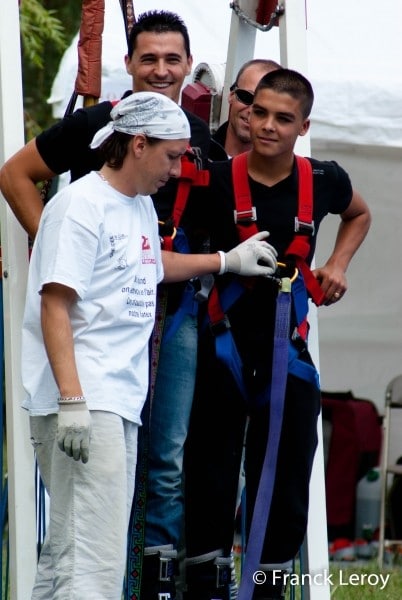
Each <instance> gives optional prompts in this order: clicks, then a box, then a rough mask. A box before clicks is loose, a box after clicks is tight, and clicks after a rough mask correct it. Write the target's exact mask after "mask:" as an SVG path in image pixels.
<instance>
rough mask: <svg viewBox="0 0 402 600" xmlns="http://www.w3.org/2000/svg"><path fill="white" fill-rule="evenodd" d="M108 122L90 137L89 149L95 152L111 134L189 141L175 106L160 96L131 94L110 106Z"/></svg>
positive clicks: (181, 114)
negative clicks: (109, 119)
mask: <svg viewBox="0 0 402 600" xmlns="http://www.w3.org/2000/svg"><path fill="white" fill-rule="evenodd" d="M110 118H111V119H112V120H111V121H110V122H109V123H108V124H107V125H105V127H102V129H100V130H99V131H98V132H97V133H96V134H95V135H94V138H93V140H92V142H91V148H98V147H99V146H100V145H101V144H102V143H103V142H104V141H105V140H106V139H107V138H108V137H109V136H110V135H112V133H113V131H120V132H122V133H128V134H129V135H136V134H138V133H143V134H144V135H147V136H148V137H153V138H157V139H161V140H183V139H187V138H190V125H189V122H188V120H187V117H186V115H185V114H184V112H183V111H182V109H181V108H180V106H178V105H177V104H176V102H173V100H170V98H167V97H166V96H164V95H163V94H156V93H154V92H134V93H133V94H131V95H130V96H128V97H127V98H124V100H120V102H118V103H117V104H116V106H114V108H113V109H112V111H111V113H110Z"/></svg>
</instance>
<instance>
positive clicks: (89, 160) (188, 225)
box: [36, 94, 210, 312]
mask: <svg viewBox="0 0 402 600" xmlns="http://www.w3.org/2000/svg"><path fill="white" fill-rule="evenodd" d="M126 95H127V94H126ZM112 107H113V105H112V103H111V102H108V101H105V102H101V103H99V104H97V105H95V106H91V107H89V108H81V109H78V110H76V111H75V112H74V113H72V114H71V115H68V116H66V117H64V118H63V119H61V120H60V121H59V122H57V123H55V124H54V125H53V126H52V127H50V128H49V129H47V130H45V131H43V132H42V133H40V134H39V135H38V136H37V138H36V146H37V149H38V152H39V154H40V155H41V157H42V159H43V160H44V162H45V163H46V164H47V166H48V167H49V168H50V169H51V170H52V171H53V172H54V173H56V174H61V173H65V172H67V171H70V173H71V181H75V180H76V179H79V178H80V177H82V176H83V175H85V174H86V173H89V172H90V171H98V170H99V169H100V168H101V166H102V164H103V160H102V158H101V156H100V153H99V151H98V150H92V149H91V148H90V143H91V141H92V139H93V136H94V135H95V133H96V132H97V131H98V130H99V129H100V128H101V127H103V126H104V125H106V124H107V123H108V122H109V121H110V111H111V110H112ZM183 110H184V109H183ZM184 112H185V114H186V116H187V118H188V121H189V123H190V129H191V139H190V145H191V146H192V147H198V148H199V149H200V151H201V156H202V159H203V162H204V166H205V165H206V164H207V161H208V158H207V157H208V152H209V145H210V132H209V128H208V125H207V124H206V123H205V121H203V120H202V119H200V118H199V117H197V116H196V115H194V114H192V113H190V112H188V111H187V110H184ZM177 185H178V181H177V180H176V179H173V178H172V179H170V180H169V181H168V183H167V184H166V185H165V186H164V187H162V188H160V190H159V191H158V193H157V194H155V195H153V196H152V199H153V202H154V206H155V210H156V213H157V215H158V219H159V220H160V221H166V220H167V219H168V218H169V217H170V216H171V214H172V209H173V205H174V201H175V198H176V192H177ZM181 225H182V227H183V229H184V231H185V234H186V236H187V239H188V242H189V245H190V248H191V250H192V251H193V252H196V251H199V250H200V244H201V243H202V240H200V237H199V231H198V224H197V223H194V222H192V221H191V219H189V218H186V220H185V222H184V221H183V223H182V224H181ZM184 285H185V284H182V283H179V284H171V285H169V289H170V292H169V305H168V312H173V311H174V310H175V309H176V308H177V306H178V302H179V300H180V296H181V290H182V289H183V286H184Z"/></svg>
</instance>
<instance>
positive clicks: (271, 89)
mask: <svg viewBox="0 0 402 600" xmlns="http://www.w3.org/2000/svg"><path fill="white" fill-rule="evenodd" d="M312 104H313V90H312V87H311V85H310V83H309V82H308V81H307V80H306V78H305V77H303V76H302V75H301V74H299V73H297V72H295V71H292V70H289V69H280V70H276V71H273V72H271V73H268V74H267V75H265V76H264V77H263V78H262V80H261V81H260V83H259V84H258V86H257V88H256V91H255V96H254V101H253V105H252V108H251V115H250V135H251V141H252V144H253V146H252V149H251V150H250V152H249V153H248V154H246V155H245V156H243V155H240V157H238V158H237V159H235V160H236V161H237V160H240V163H237V164H236V165H235V167H234V169H233V160H231V161H229V162H227V163H215V164H212V165H211V167H210V174H211V179H210V187H209V190H208V194H209V203H210V204H209V205H210V209H209V214H210V219H211V228H212V233H211V250H212V251H213V250H214V249H216V248H217V247H218V246H219V247H220V246H222V247H223V248H230V247H231V246H233V244H234V243H236V242H237V241H238V240H239V237H247V235H248V233H250V234H251V233H252V232H254V231H255V226H257V228H258V229H260V230H262V229H264V230H265V229H266V230H267V231H269V232H270V237H269V242H270V244H272V246H273V247H274V248H275V249H276V250H277V252H278V261H279V262H280V263H283V265H284V266H283V267H281V268H280V269H279V271H278V273H277V277H278V278H277V279H276V278H272V279H266V280H264V281H262V280H261V281H255V282H254V283H253V285H248V284H247V282H241V281H239V278H233V277H231V276H226V275H225V276H223V277H219V278H217V280H216V288H215V289H214V293H213V294H212V296H211V297H212V300H211V302H210V308H209V314H208V315H206V316H205V320H204V323H203V330H202V332H201V334H200V342H199V354H198V376H197V382H196V391H195V398H194V402H193V411H192V415H191V422H190V429H189V436H188V439H187V444H186V452H185V472H186V478H185V483H186V488H185V498H186V506H185V517H186V550H187V566H186V577H187V596H186V598H187V599H188V600H211V599H214V600H215V599H221V600H229V598H230V595H229V594H230V591H229V587H230V585H229V584H230V551H231V547H232V542H233V533H234V515H235V506H236V493H237V487H238V476H239V465H240V461H241V456H242V448H243V441H244V435H245V430H246V423H248V425H247V433H246V454H245V473H246V500H245V507H244V506H243V509H244V510H245V511H246V519H247V527H246V529H247V532H248V539H247V548H246V555H245V563H244V570H243V577H242V581H241V583H240V589H239V600H251V598H252V599H253V600H256V599H258V600H271V599H280V598H284V593H285V592H284V580H285V577H284V575H285V574H286V572H287V571H288V569H289V568H290V567H291V564H292V560H293V558H294V557H295V556H296V554H297V552H298V550H299V548H300V546H301V544H302V542H303V539H304V536H305V532H306V526H307V514H308V495H309V480H310V474H311V468H312V463H313V458H314V453H315V449H316V445H317V416H318V414H319V411H320V391H319V387H318V377H317V373H316V371H315V368H314V365H313V363H312V360H311V357H310V354H309V352H308V347H307V333H308V326H307V324H306V321H305V316H306V310H307V299H306V295H304V294H305V287H304V285H301V287H300V283H303V280H301V279H300V278H297V277H296V275H297V273H299V272H300V271H303V272H304V273H305V277H306V278H307V279H305V281H307V280H308V270H307V269H306V266H307V265H309V264H310V263H311V260H312V257H313V254H314V250H315V244H316V236H317V232H318V229H319V226H320V222H321V220H322V219H323V218H324V217H325V216H326V215H327V214H328V213H334V214H339V215H340V219H341V221H340V226H339V230H338V235H337V237H336V240H335V244H334V250H333V252H332V254H331V256H330V257H329V258H328V260H327V262H326V263H325V265H324V266H322V267H320V268H317V269H315V270H314V271H313V273H312V274H311V276H312V284H311V288H312V289H313V288H315V289H314V290H313V294H314V297H315V298H316V301H317V303H323V304H327V305H330V304H332V303H334V302H337V301H338V300H339V299H340V298H342V296H343V294H344V293H345V292H346V290H347V280H346V275H345V273H346V270H347V268H348V265H349V263H350V261H351V259H352V257H353V255H354V254H355V252H356V251H357V249H358V248H359V246H360V244H361V243H362V241H363V240H364V238H365V236H366V234H367V231H368V229H369V225H370V213H369V209H368V207H367V205H366V203H365V202H364V200H363V199H362V197H361V196H360V195H359V194H358V193H357V192H356V191H354V190H353V189H352V186H351V183H350V180H349V177H348V175H347V173H346V172H345V171H344V170H343V169H342V168H341V167H340V166H339V165H338V164H336V163H335V162H333V161H328V162H327V161H318V160H315V159H308V161H307V168H305V167H306V163H305V162H303V161H301V163H300V165H299V164H298V161H296V158H295V155H294V146H295V143H296V140H297V138H298V136H299V135H300V136H303V135H305V134H306V133H307V131H308V129H309V114H310V111H311V108H312ZM310 165H311V169H310V170H309V169H308V166H310ZM239 170H240V174H239ZM234 182H235V183H234ZM309 185H310V187H311V188H312V198H310V199H309V198H308V197H306V193H307V194H308V187H309ZM239 186H241V189H240V190H239V189H235V188H239ZM248 188H249V189H248ZM300 191H301V192H302V198H301V199H300V200H299V192H300ZM237 192H240V195H241V196H242V198H241V199H240V200H239V202H240V204H237V203H236V201H235V193H237ZM248 196H249V199H251V200H250V202H249V203H248V204H247V197H248ZM242 201H243V206H242V205H241V202H242ZM310 209H311V213H312V214H311V215H310V216H309V215H308V213H309V210H310ZM233 214H235V219H234V218H233ZM247 228H249V230H250V231H249V232H248V231H247ZM298 238H300V240H299V242H298V241H297V240H298ZM291 245H293V248H292V250H291V251H292V255H288V249H289V247H290V246H291ZM306 245H307V246H306ZM295 246H296V249H295ZM303 254H304V258H302V255H303ZM293 279H294V282H293V283H290V281H291V280H293ZM317 284H319V285H317ZM215 290H217V293H216V294H215ZM290 290H291V292H290ZM303 295H304V297H303ZM289 297H293V298H292V302H291V309H289V307H288V308H287V310H288V312H287V316H288V319H289V320H290V323H288V322H286V318H285V317H286V315H285V316H284V315H283V314H282V312H283V311H282V308H283V298H285V299H287V298H289ZM277 307H278V308H277ZM289 310H290V313H289ZM278 311H279V312H278ZM285 313H286V311H285ZM303 313H304V314H303ZM285 323H286V327H284V324H285ZM281 327H282V329H281ZM284 331H285V344H283V336H284ZM281 335H282V340H281ZM290 338H291V340H290ZM289 342H290V343H289ZM288 361H289V365H288ZM281 371H282V375H281ZM272 407H274V410H273V411H272ZM270 421H271V423H270ZM193 424H194V426H193ZM270 424H271V426H272V430H269V426H270ZM268 431H270V434H269V435H268ZM279 436H280V437H279ZM276 455H277V456H276ZM267 458H268V463H267V462H266V460H267ZM273 458H275V460H274V464H272V459H273ZM270 461H271V462H270ZM263 464H264V468H263ZM267 464H268V467H267ZM217 465H219V468H216V466H217ZM222 471H224V472H225V476H224V477H222V476H221V475H220V473H221V472H222ZM267 475H268V476H269V477H268V479H269V480H268V481H267V480H266V477H267ZM222 482H223V483H222ZM257 491H258V493H257ZM271 497H272V501H271ZM269 506H270V509H269V514H267V508H269ZM250 567H251V568H250ZM255 571H261V572H262V574H263V575H262V577H261V578H259V580H258V582H257V584H256V585H254V582H253V581H252V573H253V572H255Z"/></svg>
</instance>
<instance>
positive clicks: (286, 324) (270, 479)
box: [238, 289, 291, 600]
mask: <svg viewBox="0 0 402 600" xmlns="http://www.w3.org/2000/svg"><path fill="white" fill-rule="evenodd" d="M290 307H291V301H290V289H289V291H281V292H279V295H278V298H277V301H276V318H275V333H274V353H273V360H272V383H271V398H270V409H269V430H268V442H267V446H266V451H265V457H264V463H263V466H262V471H261V476H260V482H259V485H258V491H257V497H256V501H255V505H254V511H253V518H252V521H251V528H250V535H249V540H248V543H247V548H246V555H245V558H244V568H243V573H242V577H241V582H240V587H239V594H238V600H250V598H252V596H253V590H254V574H255V573H256V572H257V571H258V568H259V564H260V561H261V554H262V549H263V546H264V540H265V534H266V530H267V524H268V518H269V513H270V510H271V503H272V496H273V491H274V485H275V476H276V465H277V459H278V450H279V441H280V437H281V431H282V421H283V412H284V404H285V392H286V382H287V372H288V348H289V328H290Z"/></svg>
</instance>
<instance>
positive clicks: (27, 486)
mask: <svg viewBox="0 0 402 600" xmlns="http://www.w3.org/2000/svg"><path fill="white" fill-rule="evenodd" d="M19 40H20V29H19V9H18V2H17V1H16V0H1V2H0V164H3V163H4V161H5V160H6V159H7V158H9V157H10V156H11V155H12V154H14V152H16V151H17V150H18V149H19V148H20V147H21V146H22V145H23V144H24V119H23V102H22V83H21V81H22V80H21V49H20V42H19ZM0 204H1V210H0V219H1V247H2V258H3V319H4V360H5V393H6V422H7V459H8V481H9V503H8V505H9V540H10V588H11V589H10V598H11V600H26V599H27V598H30V596H31V589H32V585H33V581H34V576H35V571H36V545H35V544H36V542H35V538H36V535H35V501H34V456H33V450H32V447H31V446H30V443H29V428H28V416H27V414H26V413H25V411H23V410H22V409H21V408H20V402H21V399H22V397H23V389H22V384H21V370H20V354H21V341H20V338H21V323H22V315H23V310H24V303H25V290H26V279H27V271H28V240H27V235H26V233H25V232H24V231H23V229H22V227H21V226H20V225H19V223H18V222H17V220H16V219H15V217H14V215H13V214H12V212H11V210H10V209H9V207H8V206H7V205H6V203H5V201H4V199H3V198H1V202H0Z"/></svg>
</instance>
